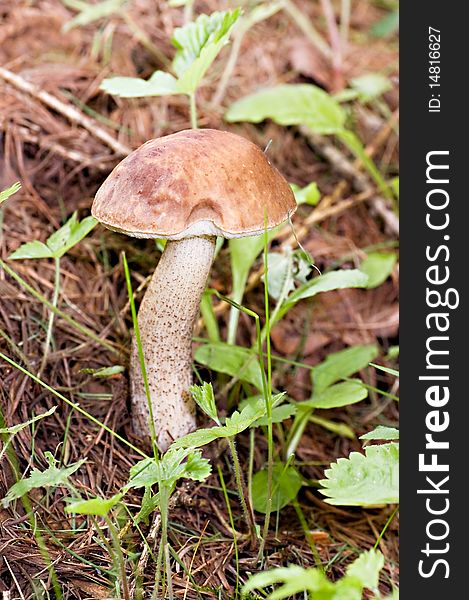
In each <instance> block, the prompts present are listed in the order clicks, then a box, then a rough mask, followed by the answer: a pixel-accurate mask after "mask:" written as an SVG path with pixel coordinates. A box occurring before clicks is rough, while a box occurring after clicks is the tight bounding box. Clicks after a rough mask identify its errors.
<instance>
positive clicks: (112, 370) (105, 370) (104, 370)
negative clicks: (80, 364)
mask: <svg viewBox="0 0 469 600" xmlns="http://www.w3.org/2000/svg"><path fill="white" fill-rule="evenodd" d="M124 371H125V367H123V366H122V365H113V366H112V367H101V368H100V369H80V373H86V374H87V375H92V376H93V377H95V378H96V379H107V378H108V377H114V375H118V374H119V373H123V372H124Z"/></svg>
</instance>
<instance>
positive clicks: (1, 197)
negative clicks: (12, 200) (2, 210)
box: [0, 181, 21, 204]
mask: <svg viewBox="0 0 469 600" xmlns="http://www.w3.org/2000/svg"><path fill="white" fill-rule="evenodd" d="M20 189H21V183H20V182H19V181H17V182H16V183H14V184H13V185H10V187H8V188H7V189H6V190H3V191H1V192H0V204H2V203H3V202H5V200H8V198H9V197H10V196H13V194H16V192H19V190H20Z"/></svg>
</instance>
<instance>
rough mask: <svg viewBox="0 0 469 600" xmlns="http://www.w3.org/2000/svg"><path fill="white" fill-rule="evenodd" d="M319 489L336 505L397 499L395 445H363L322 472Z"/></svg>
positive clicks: (397, 447)
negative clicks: (320, 487)
mask: <svg viewBox="0 0 469 600" xmlns="http://www.w3.org/2000/svg"><path fill="white" fill-rule="evenodd" d="M324 474H325V476H326V479H323V480H321V481H320V482H319V483H320V484H321V485H322V486H323V488H322V489H320V490H319V491H320V492H321V493H322V494H324V495H325V496H327V499H326V502H327V503H329V504H334V505H336V506H340V505H343V506H374V505H379V504H392V503H396V502H399V444H396V443H394V442H391V443H389V444H382V445H380V446H367V447H366V448H365V454H361V453H359V452H352V453H351V454H350V456H349V458H339V460H338V461H337V462H336V463H333V464H332V465H331V467H330V469H327V470H326V471H325V473H324Z"/></svg>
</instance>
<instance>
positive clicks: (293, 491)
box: [252, 463, 303, 513]
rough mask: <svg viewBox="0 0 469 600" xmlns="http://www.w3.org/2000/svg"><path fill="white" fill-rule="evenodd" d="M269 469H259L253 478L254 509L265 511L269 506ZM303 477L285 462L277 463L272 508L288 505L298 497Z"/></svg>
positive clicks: (273, 475) (277, 508)
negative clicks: (286, 465)
mask: <svg viewBox="0 0 469 600" xmlns="http://www.w3.org/2000/svg"><path fill="white" fill-rule="evenodd" d="M267 478H268V474H267V470H263V471H258V472H257V473H255V475H254V477H253V478H252V503H253V507H254V510H257V512H261V513H265V512H266V508H267V490H268V485H267ZM302 485H303V479H302V477H301V475H300V474H299V473H298V471H297V470H296V469H295V468H294V467H291V466H290V467H287V468H285V465H284V464H283V463H275V464H274V468H273V471H272V510H273V511H277V510H280V509H282V508H283V507H284V506H287V504H289V503H290V502H291V501H292V500H294V499H295V498H296V496H297V495H298V492H299V491H300V488H301V486H302Z"/></svg>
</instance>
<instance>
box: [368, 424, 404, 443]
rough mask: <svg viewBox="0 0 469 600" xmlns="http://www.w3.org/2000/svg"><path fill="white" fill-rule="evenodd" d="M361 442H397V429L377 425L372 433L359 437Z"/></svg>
mask: <svg viewBox="0 0 469 600" xmlns="http://www.w3.org/2000/svg"><path fill="white" fill-rule="evenodd" d="M360 439H361V440H398V439H399V429H396V428H395V427H383V426H382V425H378V427H376V428H375V429H373V431H369V432H368V433H365V434H364V435H361V436H360Z"/></svg>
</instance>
